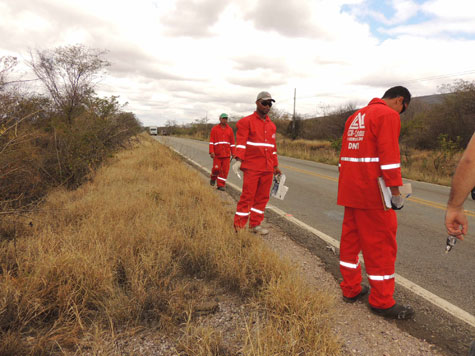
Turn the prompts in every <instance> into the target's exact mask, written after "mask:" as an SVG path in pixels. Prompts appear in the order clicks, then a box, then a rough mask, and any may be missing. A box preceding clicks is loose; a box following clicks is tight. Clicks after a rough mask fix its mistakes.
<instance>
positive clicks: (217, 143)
mask: <svg viewBox="0 0 475 356" xmlns="http://www.w3.org/2000/svg"><path fill="white" fill-rule="evenodd" d="M214 144H215V145H230V144H231V142H226V141H220V142H215V143H214Z"/></svg>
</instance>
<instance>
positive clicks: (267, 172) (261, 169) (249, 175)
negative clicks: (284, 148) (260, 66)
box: [234, 91, 280, 235]
mask: <svg viewBox="0 0 475 356" xmlns="http://www.w3.org/2000/svg"><path fill="white" fill-rule="evenodd" d="M272 102H275V100H274V99H272V96H271V95H270V94H269V93H268V92H266V91H263V92H260V93H259V94H258V95H257V100H256V111H255V112H254V113H253V114H252V115H249V116H246V117H243V118H242V119H241V120H239V121H238V122H237V125H236V126H237V133H236V155H235V158H236V160H237V161H240V162H241V167H240V169H241V170H242V171H243V172H244V174H243V175H244V177H243V184H242V193H241V198H240V200H239V202H238V204H237V208H236V214H235V216H234V228H235V229H236V230H239V229H242V228H244V227H245V226H246V224H247V221H248V220H249V228H250V229H251V231H252V232H254V233H259V234H261V235H265V234H267V233H268V231H267V230H266V229H264V228H263V227H262V226H261V223H262V220H263V219H264V210H265V208H266V205H267V202H268V201H269V196H270V188H271V185H272V179H273V176H274V174H280V170H279V167H278V160H277V149H276V144H275V133H276V127H275V124H274V123H273V122H272V121H271V120H270V118H269V116H268V115H267V114H268V113H269V110H270V108H271V107H272Z"/></svg>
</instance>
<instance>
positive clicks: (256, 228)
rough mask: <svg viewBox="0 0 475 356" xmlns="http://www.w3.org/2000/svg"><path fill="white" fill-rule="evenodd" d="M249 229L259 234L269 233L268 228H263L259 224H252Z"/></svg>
mask: <svg viewBox="0 0 475 356" xmlns="http://www.w3.org/2000/svg"><path fill="white" fill-rule="evenodd" d="M251 231H252V232H253V233H255V234H259V235H267V234H268V233H269V230H267V229H264V228H263V227H262V226H261V225H257V226H254V227H253V228H252V229H251Z"/></svg>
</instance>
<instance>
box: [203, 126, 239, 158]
mask: <svg viewBox="0 0 475 356" xmlns="http://www.w3.org/2000/svg"><path fill="white" fill-rule="evenodd" d="M234 150H235V144H234V132H233V129H232V128H231V126H229V125H228V124H226V127H222V126H221V124H218V125H216V126H214V127H213V128H212V129H211V134H210V136H209V153H214V155H215V157H218V158H227V157H231V155H233V156H234Z"/></svg>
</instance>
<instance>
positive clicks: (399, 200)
mask: <svg viewBox="0 0 475 356" xmlns="http://www.w3.org/2000/svg"><path fill="white" fill-rule="evenodd" d="M403 207H404V198H403V197H402V195H393V196H392V197H391V208H392V209H393V210H401V209H402V208H403Z"/></svg>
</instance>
